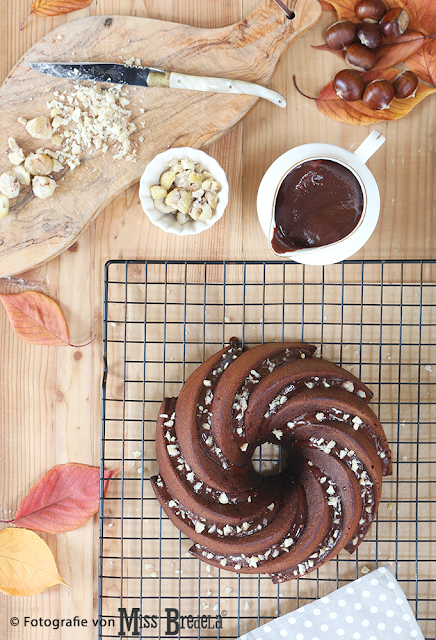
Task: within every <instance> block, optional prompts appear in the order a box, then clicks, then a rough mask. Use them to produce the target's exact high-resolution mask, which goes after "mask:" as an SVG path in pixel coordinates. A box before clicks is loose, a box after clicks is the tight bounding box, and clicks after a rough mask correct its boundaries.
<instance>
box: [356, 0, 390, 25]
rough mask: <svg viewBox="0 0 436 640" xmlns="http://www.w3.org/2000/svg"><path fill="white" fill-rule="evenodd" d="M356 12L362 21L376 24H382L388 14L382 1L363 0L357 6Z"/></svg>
mask: <svg viewBox="0 0 436 640" xmlns="http://www.w3.org/2000/svg"><path fill="white" fill-rule="evenodd" d="M355 11H356V14H357V17H358V18H360V20H363V21H364V22H373V23H375V22H380V20H381V19H382V18H383V16H384V15H385V13H386V12H387V8H386V5H385V3H384V2H382V0H362V2H359V4H358V5H357V6H356V9H355Z"/></svg>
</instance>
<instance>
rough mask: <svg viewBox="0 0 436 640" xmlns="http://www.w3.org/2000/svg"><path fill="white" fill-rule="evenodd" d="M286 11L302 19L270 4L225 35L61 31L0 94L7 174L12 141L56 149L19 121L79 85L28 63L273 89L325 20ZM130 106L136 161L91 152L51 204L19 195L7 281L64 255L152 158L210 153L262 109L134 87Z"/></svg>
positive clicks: (113, 24) (307, 5)
mask: <svg viewBox="0 0 436 640" xmlns="http://www.w3.org/2000/svg"><path fill="white" fill-rule="evenodd" d="M287 5H288V6H289V7H290V8H291V9H292V10H293V11H294V13H295V17H294V19H293V20H289V19H288V18H287V17H286V16H285V14H284V12H283V11H282V10H281V9H280V8H279V7H278V6H277V5H276V4H275V2H273V0H265V1H264V2H263V3H262V4H261V5H260V7H259V8H258V9H257V10H256V11H255V12H254V13H253V14H252V15H251V16H249V17H248V18H247V19H246V20H243V21H242V22H240V23H238V24H234V25H230V26H228V27H224V28H220V29H199V28H194V27H190V26H187V25H181V24H176V23H172V22H163V21H160V20H152V19H146V18H134V17H123V16H95V17H90V18H84V19H81V20H76V21H73V22H69V23H66V24H63V25H62V26H60V27H58V28H57V29H55V30H54V31H52V32H51V33H49V34H48V35H46V36H45V37H44V38H43V39H42V40H40V41H39V42H37V43H36V44H35V45H34V46H33V47H32V48H31V49H29V51H28V52H27V53H26V54H25V55H24V56H23V58H22V59H21V60H20V61H19V62H18V64H17V65H16V66H15V67H14V68H13V69H12V71H11V73H10V74H9V76H8V77H7V79H6V81H5V82H4V84H3V86H2V87H1V89H0V153H1V158H2V160H1V161H0V173H2V172H3V171H9V170H10V169H11V164H10V162H9V160H8V159H7V158H6V156H5V153H6V151H8V144H7V140H8V137H9V136H13V137H14V138H16V140H17V142H18V143H19V144H20V146H22V147H23V149H24V153H25V154H26V155H27V154H29V153H32V152H34V151H35V150H36V149H37V148H40V147H51V148H53V149H55V147H54V146H53V145H51V144H47V143H48V142H49V141H45V140H36V139H34V138H31V137H30V135H29V134H28V133H27V131H26V129H25V127H24V126H23V125H22V124H20V123H18V121H17V119H18V118H19V117H20V116H23V117H25V118H26V119H28V120H29V119H31V118H34V117H36V116H38V115H49V109H48V107H47V102H50V101H51V100H52V99H54V98H55V96H54V95H53V92H54V91H64V90H67V91H68V90H69V89H70V88H71V89H73V86H74V82H72V81H71V80H66V79H59V78H51V77H50V76H43V75H41V74H39V73H36V72H34V71H32V70H31V69H30V68H29V67H28V66H27V65H26V64H25V61H26V60H29V61H36V60H38V61H51V62H53V61H58V62H61V61H62V62H67V61H86V60H91V61H101V62H123V61H126V60H128V59H129V58H131V57H132V56H134V57H135V58H140V60H141V61H142V64H143V65H145V66H155V67H158V68H163V69H167V70H170V71H178V72H180V73H190V74H194V75H207V76H218V77H227V78H239V79H242V80H247V81H249V82H257V83H259V84H262V85H265V86H267V85H268V83H269V81H270V80H271V77H272V75H273V73H274V70H275V68H276V66H277V64H278V63H279V62H280V59H281V57H282V55H283V54H284V53H285V51H286V50H287V49H288V47H289V46H290V45H291V44H292V43H293V42H295V41H296V40H297V39H298V38H300V37H301V36H302V35H303V34H304V33H305V32H306V31H308V30H309V29H310V28H311V27H313V26H314V25H315V24H316V23H317V22H318V20H319V18H320V16H321V8H320V5H319V4H318V2H317V0H290V1H289V2H288V3H287ZM129 100H130V105H129V107H128V108H129V109H131V110H132V116H131V121H133V122H134V123H135V124H136V126H137V130H136V131H135V132H134V134H132V135H131V137H130V140H131V141H132V142H134V143H135V144H136V145H137V154H138V155H137V161H136V162H127V161H126V160H125V159H121V160H119V161H117V160H114V159H113V155H114V153H115V152H114V151H112V150H111V149H110V148H109V150H108V152H107V153H106V154H103V153H102V152H100V151H95V150H94V152H93V153H92V154H91V153H90V152H89V150H87V149H85V150H84V151H83V152H82V154H81V156H80V159H81V165H80V166H79V167H77V168H76V169H74V171H70V170H69V169H68V167H67V168H66V169H65V171H63V172H61V174H60V175H59V177H58V178H57V182H58V187H57V188H56V191H55V193H54V195H53V196H52V197H51V198H48V199H47V200H39V199H38V198H36V197H34V196H33V193H32V190H31V187H22V188H21V193H20V195H19V197H18V198H15V199H13V200H11V201H10V213H9V214H8V215H7V216H6V217H5V218H3V219H1V220H0V277H4V276H8V275H15V274H17V273H22V272H24V271H27V270H28V269H30V268H33V267H35V266H37V265H39V264H42V263H43V262H46V261H47V260H50V259H51V258H53V257H55V256H56V255H58V254H59V253H61V252H62V251H64V250H65V249H67V248H68V247H69V246H70V245H72V244H73V243H74V242H75V240H76V239H77V237H78V235H79V234H80V233H81V232H82V231H83V230H84V229H85V228H86V227H87V226H88V225H89V224H90V222H92V220H94V218H95V217H96V216H97V215H98V213H99V212H100V211H101V210H102V209H103V208H104V207H105V206H106V205H107V204H108V203H109V202H110V201H111V200H112V199H113V198H114V197H115V196H116V195H117V194H119V193H120V192H121V191H123V190H124V189H126V188H127V187H128V186H130V185H131V184H133V183H134V182H136V181H138V180H139V178H140V176H141V175H142V173H143V171H144V168H145V166H146V165H147V163H148V162H149V161H150V160H151V159H152V158H153V157H154V156H155V155H157V154H158V153H160V152H161V151H163V150H165V149H167V148H168V147H171V146H174V147H180V146H190V147H196V148H203V147H206V146H207V145H208V144H210V143H212V142H214V141H215V140H217V139H218V138H219V137H220V136H222V135H223V134H224V133H225V132H226V131H228V130H229V129H230V128H231V127H233V126H234V125H235V124H236V123H237V122H238V121H239V120H240V119H241V118H243V117H244V116H245V115H246V114H247V113H248V112H249V111H250V109H252V108H253V107H254V105H255V104H256V102H257V98H253V97H249V96H236V95H223V94H212V93H202V92H196V91H185V90H173V89H160V88H159V89H158V88H139V87H130V88H129ZM270 108H271V109H278V108H279V107H277V106H275V105H273V104H271V105H270ZM287 108H289V105H288V107H287ZM142 109H143V110H144V112H143V113H142V112H141V110H142ZM140 137H143V141H142V142H140V141H139V138H140ZM230 195H231V194H230Z"/></svg>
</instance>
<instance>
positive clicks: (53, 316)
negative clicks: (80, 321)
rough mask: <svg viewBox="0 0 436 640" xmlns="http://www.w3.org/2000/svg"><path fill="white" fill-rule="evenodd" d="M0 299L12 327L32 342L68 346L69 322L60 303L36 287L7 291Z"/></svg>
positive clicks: (26, 340) (19, 334)
mask: <svg viewBox="0 0 436 640" xmlns="http://www.w3.org/2000/svg"><path fill="white" fill-rule="evenodd" d="M0 300H1V301H2V302H3V306H4V308H5V309H6V312H7V314H8V317H9V321H10V323H11V326H12V329H13V330H14V332H15V333H16V334H17V336H19V337H20V338H21V339H22V340H24V341H25V342H28V343H29V344H47V345H53V346H65V345H68V344H69V333H68V325H67V321H66V320H65V316H64V314H63V313H62V309H61V308H60V306H59V305H58V304H57V303H56V302H55V301H54V300H52V299H51V298H49V297H48V296H46V295H44V294H43V293H38V292H37V291H24V292H23V293H16V294H12V295H6V294H5V293H0Z"/></svg>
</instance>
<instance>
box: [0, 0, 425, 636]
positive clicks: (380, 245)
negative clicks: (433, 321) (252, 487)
mask: <svg viewBox="0 0 436 640" xmlns="http://www.w3.org/2000/svg"><path fill="white" fill-rule="evenodd" d="M259 4H260V0H209V2H205V0H190V2H186V0H184V1H182V0H146V2H145V1H144V0H98V1H97V0H94V1H93V2H92V3H91V4H90V6H89V7H87V8H86V9H83V10H81V11H77V12H74V13H70V14H68V15H67V16H60V17H56V18H47V19H44V18H37V17H35V16H31V17H30V18H29V19H28V20H27V22H26V24H25V26H24V29H23V31H21V32H20V31H19V24H20V22H21V20H22V19H23V17H24V16H25V15H26V13H27V12H28V11H29V8H30V0H3V2H2V8H1V23H0V33H1V40H0V42H1V45H0V46H1V55H0V78H1V80H3V79H4V78H5V77H6V75H7V74H8V72H9V70H10V69H11V68H12V67H13V65H14V64H15V63H16V62H17V60H18V59H19V58H20V57H21V56H22V55H23V54H24V53H25V51H26V50H27V49H28V48H29V47H30V46H31V45H32V44H34V43H35V42H36V41H37V40H39V39H40V38H41V37H43V36H44V35H45V34H46V33H48V32H49V31H51V30H52V29H54V28H55V27H57V26H58V25H60V24H62V23H63V22H66V21H71V20H75V19H77V18H80V17H85V16H89V15H95V14H124V15H136V16H143V17H147V15H148V16H149V17H152V18H159V19H162V20H173V21H177V22H181V23H186V24H191V25H195V26H201V27H219V26H224V25H227V24H231V23H234V22H237V21H239V20H240V19H242V18H243V17H245V16H247V15H249V13H251V11H253V10H254V9H255V8H256V7H257V6H258V5H259ZM334 18H335V15H334V14H333V13H324V14H323V16H322V18H321V21H320V23H319V24H318V25H317V26H316V27H315V28H314V29H313V30H312V31H311V32H310V33H308V34H307V35H306V36H305V37H304V38H302V39H301V40H300V41H299V42H297V43H296V44H295V45H294V46H293V47H291V49H290V50H289V51H288V52H287V54H286V55H285V57H284V59H283V60H282V62H281V64H280V66H279V69H278V71H277V73H276V75H275V76H274V79H273V82H272V85H271V86H272V88H274V89H275V90H277V91H279V92H281V93H283V94H285V95H286V96H287V98H288V107H287V109H286V110H281V109H278V108H277V107H275V106H273V105H271V104H270V103H267V102H265V101H261V102H260V103H259V104H258V105H257V106H256V108H255V109H254V110H253V111H252V112H251V113H250V114H249V115H248V116H247V117H246V118H245V120H244V121H242V122H241V123H240V124H239V125H238V126H236V127H235V128H234V129H233V130H232V131H231V132H230V133H228V134H227V135H226V136H224V137H223V138H222V139H221V140H219V142H217V143H215V144H214V145H212V146H210V147H208V149H207V151H208V153H210V154H211V155H212V156H214V157H216V158H217V159H218V161H219V162H220V163H221V165H222V166H223V167H224V169H225V171H226V172H227V175H228V177H229V183H230V193H231V199H230V204H229V206H228V208H227V210H226V213H225V215H224V217H223V218H222V220H221V221H220V222H219V223H218V224H216V225H215V226H214V227H213V228H212V229H211V230H209V231H207V232H206V233H204V234H201V235H198V236H192V237H188V238H183V239H180V238H177V237H176V236H173V235H169V234H164V233H163V232H161V231H160V230H159V229H157V228H156V227H153V226H152V225H151V224H150V223H149V221H148V219H147V218H146V217H145V215H144V214H143V212H142V209H141V206H140V203H139V198H138V185H134V186H132V187H130V188H129V189H127V190H126V191H125V192H124V193H122V194H121V195H119V196H118V197H117V198H116V199H115V200H114V201H113V202H112V203H111V204H110V205H109V206H108V207H107V208H106V209H105V210H104V211H103V212H102V213H101V214H100V215H99V217H98V218H97V220H96V221H95V223H93V224H92V225H91V227H90V228H88V229H87V230H86V231H85V232H84V233H83V235H82V236H80V238H79V240H78V242H76V243H75V244H74V245H73V246H72V247H70V249H69V250H67V251H66V252H65V253H63V254H62V255H61V256H59V257H58V258H55V259H54V260H52V261H51V262H49V263H47V264H45V265H42V266H41V267H39V268H37V269H34V270H32V271H30V272H27V273H24V274H22V275H20V276H16V277H12V278H8V279H4V280H0V291H2V292H6V293H17V292H19V291H24V290H28V289H32V290H37V291H41V292H43V293H46V294H48V295H50V296H51V297H52V298H54V299H55V300H56V301H58V302H59V304H60V305H61V306H62V308H63V310H64V313H65V315H66V318H67V321H68V324H69V327H70V336H71V340H72V342H73V343H75V344H82V343H84V342H87V340H89V339H90V337H92V336H93V334H94V333H96V335H97V337H96V340H95V342H94V343H93V345H92V346H89V347H86V348H83V349H73V348H55V347H49V348H47V347H39V346H30V345H28V344H26V343H24V342H22V341H21V340H20V339H19V338H17V337H16V336H15V335H14V334H13V333H12V331H11V329H10V327H9V323H8V320H7V318H6V314H5V313H4V311H3V310H2V309H0V329H1V335H2V339H1V342H0V375H1V377H0V380H1V382H2V384H1V387H0V407H1V430H0V433H1V435H0V456H1V458H0V460H1V469H0V478H1V494H0V496H1V497H0V509H1V510H2V514H3V515H2V517H3V519H10V518H12V517H13V515H14V513H15V510H16V508H17V505H18V503H19V502H20V500H21V499H22V498H23V496H24V495H25V494H26V492H27V491H28V490H29V489H30V487H31V486H32V485H33V484H34V483H35V482H36V481H37V480H38V479H39V478H40V477H41V476H42V475H43V474H44V473H45V472H46V471H47V470H48V469H50V468H51V467H53V466H54V465H56V464H60V463H65V462H71V461H76V462H83V463H87V464H94V465H98V464H99V435H100V389H101V373H102V361H101V344H102V281H103V267H104V264H105V262H106V261H107V260H109V259H118V258H122V259H124V258H139V259H144V258H147V259H166V258H172V259H246V260H250V259H270V258H271V254H270V253H269V250H268V248H267V244H266V240H265V237H264V236H263V234H262V231H261V229H260V226H259V223H258V221H257V216H256V206H255V203H256V193H257V188H258V185H259V182H260V180H261V177H262V175H263V173H264V172H265V170H266V169H267V167H268V166H269V165H270V163H271V162H272V161H273V160H274V159H275V158H277V157H278V156H279V155H280V154H282V153H283V152H284V151H286V150H287V149H289V148H291V147H293V146H296V145H299V144H303V143H307V142H316V141H319V142H328V143H332V144H338V145H341V146H343V147H345V148H347V149H349V150H353V149H356V148H357V146H358V145H359V144H360V143H361V142H362V140H363V139H364V138H365V137H366V136H367V135H368V133H369V132H370V130H371V129H374V128H377V129H378V130H379V131H381V132H382V133H383V134H384V135H385V136H386V139H387V140H386V143H385V144H384V146H383V147H382V148H381V149H380V151H378V152H377V154H376V155H375V156H374V157H373V158H371V159H370V160H369V162H368V166H369V168H370V169H371V171H372V172H373V174H374V176H375V177H376V180H377V182H378V184H379V187H380V194H381V215H380V220H379V223H378V226H377V228H376V230H375V232H374V234H373V236H372V237H371V239H370V240H369V242H368V243H367V245H366V246H365V247H364V248H363V249H362V250H361V251H359V253H358V254H356V256H355V257H356V258H366V259H388V258H394V259H406V258H433V257H435V255H436V251H435V250H436V232H435V229H434V222H433V218H434V213H435V212H436V198H435V187H434V185H435V183H436V170H435V163H434V153H435V151H434V148H433V145H434V129H435V115H436V96H434V95H433V96H430V97H429V98H427V99H425V100H424V101H423V102H422V103H421V104H420V105H418V106H417V107H416V108H415V109H414V111H413V112H412V113H411V114H409V115H408V116H406V117H405V118H403V119H401V120H399V121H397V122H392V123H389V124H379V125H377V127H354V126H351V125H343V124H340V123H338V122H335V121H333V120H329V119H328V118H326V117H324V116H323V115H321V114H320V113H319V112H318V110H317V107H316V104H315V103H313V102H310V101H308V100H306V99H304V98H302V97H301V96H299V95H298V94H297V93H296V91H295V89H294V87H293V84H292V75H293V73H296V75H297V77H298V80H299V84H300V86H301V87H302V88H303V89H304V91H305V92H307V93H308V94H312V95H316V94H317V93H318V92H319V90H320V89H321V88H322V87H323V86H324V85H325V84H326V83H327V82H328V81H329V80H330V79H331V78H332V77H333V75H334V74H335V72H336V71H337V70H339V69H340V68H341V67H342V66H343V65H342V64H341V63H340V61H339V60H338V59H337V58H336V57H334V56H331V55H328V54H327V53H325V52H319V51H315V50H314V49H312V48H311V45H316V44H321V43H322V42H323V34H324V31H325V29H326V27H327V26H328V25H329V24H331V23H332V22H333V21H334ZM199 127H201V122H199ZM96 533H97V518H94V519H93V520H91V521H90V522H88V524H86V525H85V526H84V527H82V528H80V529H78V530H76V531H72V532H69V533H67V534H61V535H57V536H44V534H42V537H44V539H46V541H47V542H48V544H49V546H50V548H51V549H52V551H53V553H54V555H55V558H56V560H57V564H58V567H59V571H60V574H61V575H62V577H63V579H64V580H65V581H66V582H67V583H68V584H69V585H71V587H72V589H68V588H67V587H65V586H56V587H52V588H51V589H48V590H46V591H45V592H43V593H42V594H40V595H38V596H35V597H29V598H12V597H5V596H2V597H1V598H0V603H1V604H0V606H1V613H0V628H1V629H2V637H7V638H14V639H15V638H20V640H26V639H28V638H29V639H30V638H32V640H39V639H42V638H43V639H44V640H51V639H52V638H53V639H54V638H56V639H64V638H70V639H73V640H76V638H79V637H80V639H81V640H87V639H88V638H94V637H96V631H95V630H94V629H92V627H87V628H81V630H80V635H78V633H77V631H76V632H75V631H73V630H71V629H63V630H59V631H54V630H49V629H46V630H44V629H36V628H29V627H26V628H24V626H23V623H22V624H20V625H19V626H18V627H16V628H14V627H12V626H10V624H9V619H10V618H11V617H12V616H16V617H18V618H20V620H21V621H23V619H24V616H30V617H32V618H39V617H42V618H61V617H62V618H73V617H74V616H76V615H77V616H79V617H80V618H82V619H88V620H89V621H90V620H91V618H92V617H93V616H94V617H96V603H97V582H96V580H95V576H96V569H97V561H98V547H97V537H96Z"/></svg>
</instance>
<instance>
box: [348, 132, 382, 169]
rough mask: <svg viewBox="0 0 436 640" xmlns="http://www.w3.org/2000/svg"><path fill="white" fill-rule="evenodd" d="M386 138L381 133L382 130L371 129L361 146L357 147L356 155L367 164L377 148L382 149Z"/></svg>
mask: <svg viewBox="0 0 436 640" xmlns="http://www.w3.org/2000/svg"><path fill="white" fill-rule="evenodd" d="M385 140H386V138H385V137H384V135H382V134H381V133H380V131H371V133H370V134H369V136H368V137H367V138H365V140H364V141H363V142H362V144H361V145H360V147H358V148H357V149H356V151H355V152H354V155H355V156H357V157H358V158H359V160H360V161H361V162H363V164H365V163H366V162H367V161H368V160H369V158H370V157H371V156H372V155H373V154H374V153H375V152H376V151H377V149H380V147H381V146H382V144H383V142H384V141H385Z"/></svg>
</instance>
